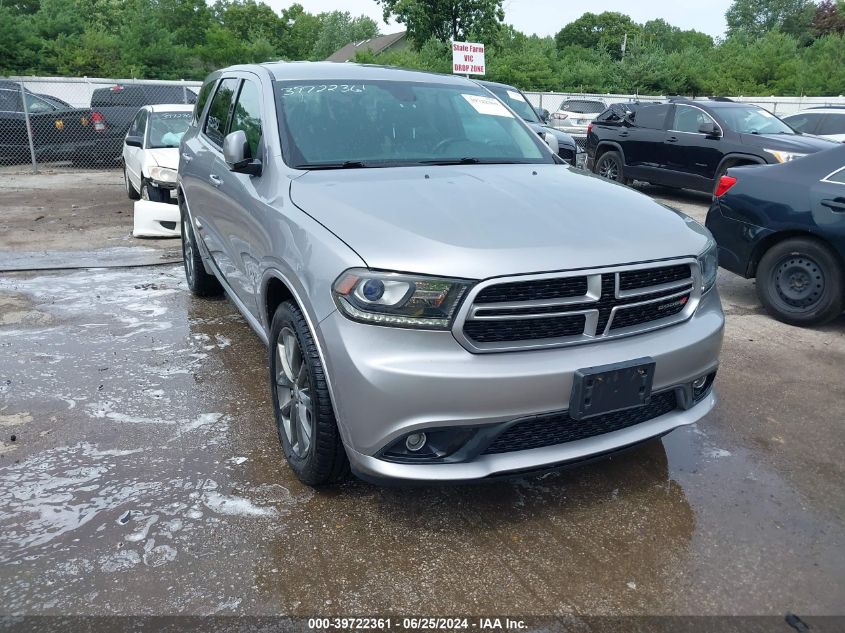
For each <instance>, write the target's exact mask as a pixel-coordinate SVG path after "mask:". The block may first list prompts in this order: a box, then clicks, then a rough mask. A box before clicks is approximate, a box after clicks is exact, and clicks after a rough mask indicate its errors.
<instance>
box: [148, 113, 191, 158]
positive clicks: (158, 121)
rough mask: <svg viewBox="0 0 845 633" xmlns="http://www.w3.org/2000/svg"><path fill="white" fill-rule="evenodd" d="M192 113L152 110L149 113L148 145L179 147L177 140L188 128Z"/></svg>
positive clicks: (154, 147) (153, 147) (180, 138)
mask: <svg viewBox="0 0 845 633" xmlns="http://www.w3.org/2000/svg"><path fill="white" fill-rule="evenodd" d="M192 116H193V113H192V112H190V111H188V112H152V113H150V140H149V145H148V147H149V148H150V149H156V148H159V147H179V141H181V140H182V136H183V135H184V134H185V132H186V131H187V130H188V125H190V123H191V117H192Z"/></svg>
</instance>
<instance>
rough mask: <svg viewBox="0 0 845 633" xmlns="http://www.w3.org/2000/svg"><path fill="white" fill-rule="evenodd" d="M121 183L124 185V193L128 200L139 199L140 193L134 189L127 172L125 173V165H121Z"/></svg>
mask: <svg viewBox="0 0 845 633" xmlns="http://www.w3.org/2000/svg"><path fill="white" fill-rule="evenodd" d="M123 185H124V186H125V187H126V195H127V196H128V197H129V199H130V200H140V199H141V194H140V193H138V192H137V191H135V187H134V186H133V185H132V182H131V181H130V180H129V174H127V173H126V165H124V166H123Z"/></svg>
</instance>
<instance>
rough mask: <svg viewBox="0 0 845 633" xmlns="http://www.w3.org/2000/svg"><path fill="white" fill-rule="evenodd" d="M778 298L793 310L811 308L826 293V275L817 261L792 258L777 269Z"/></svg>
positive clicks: (802, 257)
mask: <svg viewBox="0 0 845 633" xmlns="http://www.w3.org/2000/svg"><path fill="white" fill-rule="evenodd" d="M774 277H775V280H774V281H775V289H776V290H777V293H778V297H780V299H781V300H782V301H783V302H784V303H785V304H786V305H788V306H790V307H793V308H809V307H812V306H814V305H815V304H816V303H818V301H819V299H821V296H822V293H823V292H824V275H823V274H822V271H821V269H820V268H819V266H818V264H816V262H815V261H813V260H812V259H810V258H809V257H806V256H790V257H788V258H785V259H783V260H781V262H780V263H779V264H778V266H777V268H775V274H774Z"/></svg>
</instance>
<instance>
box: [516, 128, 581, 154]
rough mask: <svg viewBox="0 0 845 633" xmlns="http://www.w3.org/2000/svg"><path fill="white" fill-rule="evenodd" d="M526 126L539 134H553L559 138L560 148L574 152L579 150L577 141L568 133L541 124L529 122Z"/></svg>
mask: <svg viewBox="0 0 845 633" xmlns="http://www.w3.org/2000/svg"><path fill="white" fill-rule="evenodd" d="M525 124H526V125H527V126H528V127H530V128H531V129H532V130H534V131H535V132H536V133H537V134H546V133H548V132H551V133H552V134H554V135H555V137H556V138H557V144H558V145H559V146H560V147H569V148H571V149H574V150H576V151H577V150H578V146H577V145H576V144H575V140H574V139H573V138H572V137H571V136H569V134H567V133H566V132H561V131H560V130H556V129H554V128H553V127H549V126H548V125H540V124H539V123H530V122H528V121H526V122H525Z"/></svg>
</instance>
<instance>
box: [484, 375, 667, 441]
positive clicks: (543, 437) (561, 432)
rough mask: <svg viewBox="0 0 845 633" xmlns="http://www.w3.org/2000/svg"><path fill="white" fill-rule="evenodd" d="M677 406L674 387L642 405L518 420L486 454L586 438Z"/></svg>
mask: <svg viewBox="0 0 845 633" xmlns="http://www.w3.org/2000/svg"><path fill="white" fill-rule="evenodd" d="M677 407H678V401H677V397H676V395H675V391H674V390H671V391H664V392H663V393H658V394H654V395H653V396H652V397H651V400H650V401H649V403H648V404H645V405H643V406H641V407H637V408H635V409H627V410H625V411H618V412H616V413H608V414H605V415H600V416H596V417H595V418H588V419H586V420H580V421H579V420H573V419H572V418H571V417H569V413H568V412H562V413H553V414H550V415H544V416H539V417H536V418H530V419H527V420H524V421H522V422H516V423H515V424H514V425H513V426H511V427H509V428H508V429H507V430H505V431H504V432H503V433H502V434H501V435H499V436H498V437H497V438H496V439H495V440H494V441H493V443H492V444H490V445H489V446H488V447H487V449H486V450H485V451H484V454H485V455H493V454H497V453H510V452H513V451H524V450H528V449H531V448H542V447H544V446H555V445H557V444H564V443H566V442H574V441H576V440H583V439H586V438H588V437H595V436H597V435H603V434H604V433H611V432H613V431H619V430H621V429H627V428H628V427H631V426H634V425H636V424H642V423H643V422H647V421H648V420H653V419H654V418H657V417H659V416H661V415H665V414H667V413H669V412H671V411H674V410H675V409H676V408H677Z"/></svg>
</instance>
